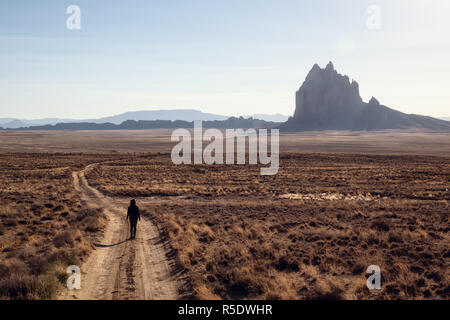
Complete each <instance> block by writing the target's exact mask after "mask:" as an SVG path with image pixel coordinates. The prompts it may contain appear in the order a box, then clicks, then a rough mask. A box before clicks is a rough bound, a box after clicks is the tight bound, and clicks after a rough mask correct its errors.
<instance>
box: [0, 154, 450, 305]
mask: <svg viewBox="0 0 450 320" xmlns="http://www.w3.org/2000/svg"><path fill="white" fill-rule="evenodd" d="M280 161H281V162H280V170H279V173H278V174H277V175H276V176H271V177H269V176H260V175H259V167H257V166H248V165H247V166H238V165H236V166H225V165H224V166H217V165H216V166H206V165H205V166H190V165H189V166H184V165H181V166H175V165H173V164H172V163H171V161H170V155H168V154H123V153H114V154H91V155H89V154H83V155H80V154H1V155H0V170H1V171H2V177H3V179H2V182H1V188H0V193H1V195H2V197H1V203H0V205H1V212H0V257H1V259H0V297H1V298H6V299H8V298H11V299H17V298H19V299H39V298H40V299H47V298H53V297H54V296H55V292H56V291H57V289H58V288H59V287H61V283H64V281H65V279H66V276H67V275H66V273H65V268H66V267H67V265H68V264H73V263H74V264H77V263H79V262H80V261H82V260H83V259H85V257H86V255H87V253H88V252H89V250H90V248H91V245H90V244H91V239H93V238H94V237H96V236H98V234H99V231H101V230H102V227H103V224H104V220H103V218H102V214H101V213H100V212H99V211H98V210H96V209H92V208H90V207H89V206H87V205H86V204H84V203H83V202H82V201H81V199H80V198H79V195H78V194H77V193H76V191H75V190H74V189H73V185H72V175H71V173H72V170H79V169H80V168H82V167H84V166H86V165H87V164H90V163H99V165H97V166H95V167H93V169H92V170H90V171H88V172H87V178H88V181H89V184H90V185H92V186H94V187H96V188H98V189H99V190H101V191H102V192H104V193H106V194H108V195H110V196H117V197H136V198H138V202H139V205H140V207H141V209H142V210H143V215H144V216H146V217H151V218H152V220H153V221H154V222H155V224H156V225H157V226H158V228H159V230H160V234H161V236H162V237H163V239H164V241H165V242H166V245H167V247H168V248H169V249H170V250H169V253H168V255H169V258H170V259H172V260H173V261H174V262H175V263H174V265H175V268H174V270H173V272H175V273H176V274H177V275H178V277H179V279H180V280H181V281H180V283H181V286H180V288H179V293H180V295H181V297H183V298H196V299H215V298H219V299H232V298H238V299H241V298H242V299H413V298H414V299H448V298H449V294H450V293H449V291H450V275H449V268H448V265H449V258H450V251H449V249H448V244H449V243H450V239H449V220H448V213H449V208H448V201H449V200H450V193H449V188H450V185H449V181H450V163H449V158H445V157H428V156H383V155H357V154H299V153H282V154H281V159H280ZM372 264H376V265H379V266H380V267H381V271H382V286H383V289H382V290H380V291H376V292H374V291H369V290H368V289H367V288H366V286H365V281H366V275H365V272H366V269H367V267H368V266H369V265H372Z"/></svg>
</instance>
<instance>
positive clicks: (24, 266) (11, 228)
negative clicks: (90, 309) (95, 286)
mask: <svg viewBox="0 0 450 320" xmlns="http://www.w3.org/2000/svg"><path fill="white" fill-rule="evenodd" d="M92 161H98V158H97V157H95V156H92V157H87V156H80V155H63V154H59V155H55V154H1V155H0V171H1V176H2V180H1V182H0V194H1V196H0V299H52V298H55V294H56V292H57V291H58V289H59V288H61V285H62V284H63V283H65V280H66V277H67V274H66V268H67V266H69V265H71V264H80V262H81V261H82V260H83V258H85V257H86V255H87V254H88V253H89V251H90V250H91V240H92V239H94V237H95V236H96V234H95V233H92V232H98V231H100V230H101V229H102V227H103V225H104V223H105V220H104V215H103V214H102V212H101V211H100V210H98V209H93V208H90V207H89V206H87V204H85V203H83V202H82V201H81V199H80V198H79V195H78V194H77V192H76V191H75V190H74V188H73V183H72V168H79V167H82V166H84V165H85V164H88V163H89V162H92Z"/></svg>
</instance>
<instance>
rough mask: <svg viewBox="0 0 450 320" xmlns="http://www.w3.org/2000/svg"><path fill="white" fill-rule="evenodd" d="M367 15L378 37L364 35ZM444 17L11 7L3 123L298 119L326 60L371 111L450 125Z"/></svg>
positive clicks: (258, 0) (439, 4)
mask: <svg viewBox="0 0 450 320" xmlns="http://www.w3.org/2000/svg"><path fill="white" fill-rule="evenodd" d="M70 4H76V5H78V6H79V7H80V8H81V30H68V29H67V28H66V19H67V18H68V15H67V14H66V8H67V7H68V6H69V5H70ZM372 4H376V5H378V6H379V7H380V8H381V30H369V29H368V28H367V27H366V20H367V18H368V15H367V13H366V10H367V7H368V6H369V5H372ZM449 17H450V0H433V1H428V0H395V1H394V0H383V1H376V0H372V1H366V0H340V1H339V0H328V1H326V0H310V1H300V0H278V1H275V0H270V1H268V0H161V1H148V0H146V1H145V0H127V1H111V0H108V1H106V0H73V1H65V0H53V1H46V0H42V1H33V0H28V1H25V0H2V1H1V2H0V118H4V117H19V118H28V119H30V118H42V117H63V118H64V117H66V118H67V117H70V118H92V117H100V116H106V115H112V114H118V113H122V112H125V111H133V110H142V109H166V108H167V109H174V108H196V109H199V110H202V111H205V112H211V113H219V114H225V115H242V114H253V113H283V114H287V115H291V114H292V113H293V111H294V108H295V105H294V103H295V102H294V94H295V91H296V90H297V89H298V88H299V87H300V85H301V84H302V82H303V80H304V78H305V76H306V74H307V72H308V71H309V69H310V68H311V67H312V65H313V64H314V63H316V62H317V63H319V65H321V66H325V65H326V63H327V62H328V61H330V60H331V61H333V63H334V65H335V67H336V68H337V69H338V71H339V72H341V73H345V74H347V75H349V77H350V78H354V79H355V80H357V81H358V82H359V84H360V90H361V94H362V97H363V99H364V100H366V101H367V100H368V99H370V97H371V96H372V95H373V96H375V97H377V98H378V99H379V100H380V102H381V103H383V104H385V105H387V106H390V107H392V108H396V109H398V110H400V111H403V112H407V113H419V114H427V115H432V116H450V90H449V85H450V63H449V58H448V57H450V22H449Z"/></svg>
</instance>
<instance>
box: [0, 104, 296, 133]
mask: <svg viewBox="0 0 450 320" xmlns="http://www.w3.org/2000/svg"><path fill="white" fill-rule="evenodd" d="M246 117H252V118H253V119H259V120H264V121H268V122H285V121H286V120H287V119H288V116H285V115H281V114H273V115H269V114H256V115H251V116H246ZM228 118H230V117H229V116H224V115H218V114H212V113H205V112H202V111H199V110H195V109H174V110H164V109H162V110H142V111H131V112H125V113H122V114H118V115H115V116H110V117H103V118H97V119H85V120H75V119H58V118H45V119H36V120H21V119H15V118H3V119H0V127H3V128H10V129H17V128H23V127H30V126H45V125H55V124H58V123H96V124H102V123H112V124H116V125H119V124H121V123H123V122H124V121H127V120H134V121H155V120H171V121H176V120H182V121H194V120H202V121H214V120H227V119H228Z"/></svg>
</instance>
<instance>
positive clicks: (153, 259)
mask: <svg viewBox="0 0 450 320" xmlns="http://www.w3.org/2000/svg"><path fill="white" fill-rule="evenodd" d="M94 166H95V164H92V165H89V166H87V167H86V168H84V169H83V170H81V171H78V172H73V181H74V187H75V190H76V191H78V192H79V194H80V196H81V199H82V200H83V201H85V202H86V203H87V204H88V205H89V206H92V207H100V208H103V209H104V212H105V214H106V217H107V219H108V221H107V225H106V228H105V231H104V235H103V238H102V240H101V242H100V243H97V244H95V246H96V248H95V250H93V251H92V252H91V254H90V256H89V257H88V259H87V260H86V262H85V263H84V264H83V265H82V266H81V271H82V274H81V289H80V290H68V289H64V291H63V292H62V293H61V294H60V296H59V298H60V299H83V300H91V299H92V300H105V299H106V300H110V299H155V300H158V299H177V298H178V295H177V289H176V288H177V286H176V282H175V280H174V279H173V277H172V276H171V273H170V269H169V261H168V259H167V257H166V254H165V249H164V246H163V244H162V241H161V239H160V238H159V234H158V231H157V229H156V227H155V226H154V225H153V223H152V222H151V221H150V220H148V219H146V218H145V217H142V218H141V221H140V222H139V223H138V229H137V234H136V239H134V240H129V239H128V238H129V225H128V223H126V221H125V216H126V208H127V206H128V203H127V200H125V199H121V198H112V197H107V196H105V195H104V194H102V193H101V192H100V191H99V190H97V189H95V188H93V187H91V186H90V185H89V184H88V181H87V180H86V177H85V173H86V172H87V171H88V170H90V169H92V168H93V167H94Z"/></svg>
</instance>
